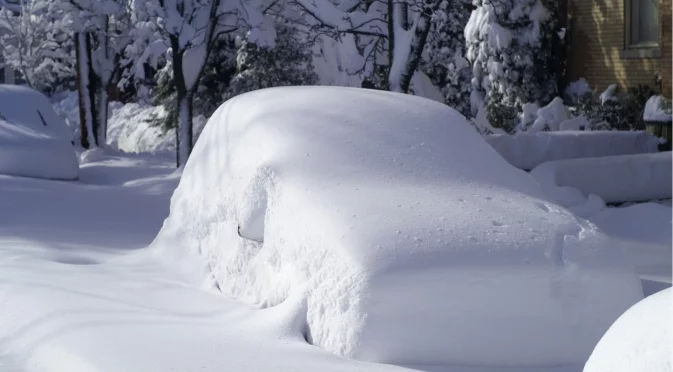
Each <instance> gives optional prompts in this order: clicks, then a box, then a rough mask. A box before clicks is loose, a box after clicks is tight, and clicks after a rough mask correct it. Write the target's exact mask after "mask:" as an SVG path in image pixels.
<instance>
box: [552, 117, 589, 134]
mask: <svg viewBox="0 0 673 372" xmlns="http://www.w3.org/2000/svg"><path fill="white" fill-rule="evenodd" d="M590 127H591V124H590V123H589V120H587V118H586V116H584V115H580V116H576V117H574V118H571V119H568V120H564V121H562V122H561V123H560V124H559V130H562V131H580V130H585V129H589V128H590Z"/></svg>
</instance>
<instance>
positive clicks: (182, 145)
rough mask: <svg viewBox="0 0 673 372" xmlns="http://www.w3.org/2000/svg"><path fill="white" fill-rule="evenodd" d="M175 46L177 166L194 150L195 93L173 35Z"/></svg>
mask: <svg viewBox="0 0 673 372" xmlns="http://www.w3.org/2000/svg"><path fill="white" fill-rule="evenodd" d="M170 41H171V46H173V80H174V82H175V90H176V92H177V109H178V122H177V126H176V128H175V152H176V154H175V163H176V165H177V167H178V168H179V167H181V166H184V165H185V163H187V159H188V158H189V154H190V153H191V152H192V115H193V113H192V108H193V105H192V102H193V98H194V94H193V92H192V91H191V90H188V89H187V85H186V83H185V75H184V72H183V69H182V63H183V56H184V51H180V49H179V40H178V39H177V37H171V40H170Z"/></svg>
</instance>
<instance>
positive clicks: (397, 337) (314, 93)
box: [152, 87, 642, 366]
mask: <svg viewBox="0 0 673 372" xmlns="http://www.w3.org/2000/svg"><path fill="white" fill-rule="evenodd" d="M328 103H329V104H328ZM152 249H153V251H154V252H156V253H157V254H158V255H160V256H161V257H164V258H165V259H168V260H169V261H173V263H174V264H175V265H181V267H182V269H184V270H186V271H188V270H192V269H193V268H194V267H196V268H197V271H198V275H197V278H199V280H205V285H214V284H216V285H217V287H218V288H219V289H220V290H221V291H222V292H223V293H224V294H226V295H229V296H233V297H236V298H238V299H240V300H242V301H246V302H248V303H251V304H255V305H257V306H260V307H270V306H275V305H278V304H281V303H283V302H284V301H293V302H294V301H299V302H301V303H303V304H304V305H303V306H301V307H298V309H299V310H297V311H298V314H297V319H305V323H306V324H305V327H304V328H305V337H306V339H307V340H309V341H310V342H312V343H313V344H316V345H318V346H320V347H322V348H324V349H327V350H329V351H331V352H333V353H336V354H339V355H344V356H348V357H353V358H356V359H360V360H366V361H375V362H387V363H401V364H405V365H410V364H414V363H417V364H418V363H420V364H446V365H489V366H497V365H500V366H502V365H514V366H517V365H522V366H524V365H525V366H543V365H547V366H548V365H562V364H564V363H568V364H574V363H584V361H586V358H588V356H589V354H590V352H591V350H592V349H593V347H594V345H595V344H596V342H597V341H598V340H599V339H600V337H601V335H602V334H603V333H604V332H605V330H607V328H608V327H609V325H610V324H612V322H613V321H614V320H615V319H616V318H617V317H618V316H619V315H620V314H621V313H622V312H623V311H624V310H626V309H627V308H628V307H629V306H631V305H632V304H633V303H635V302H637V301H638V300H639V299H640V298H641V297H642V291H641V288H640V282H639V281H638V279H637V277H636V276H635V273H634V270H633V267H632V265H631V264H629V263H626V260H625V259H624V256H623V254H622V252H621V251H620V250H618V249H616V248H614V247H613V246H612V244H611V242H610V241H609V240H608V239H607V238H606V237H605V236H603V235H601V234H599V233H597V230H596V227H595V226H593V225H591V224H589V223H587V222H586V221H582V220H578V219H576V218H575V217H573V216H572V215H571V214H570V213H568V212H567V211H565V210H564V209H563V208H561V207H558V206H556V205H555V204H553V203H552V202H550V201H549V200H547V199H546V196H544V194H543V192H542V191H541V190H540V189H539V187H538V186H537V185H536V183H535V182H534V180H533V179H532V178H531V177H530V176H528V175H527V174H526V173H524V172H521V171H519V170H517V169H515V168H513V167H511V166H509V165H507V163H506V162H505V161H504V160H503V159H502V158H500V157H499V156H498V155H497V154H496V153H495V151H494V150H493V149H492V148H491V147H489V146H488V145H487V144H486V143H485V142H484V140H483V139H482V138H481V137H480V136H479V135H478V134H477V133H476V132H475V131H474V129H473V127H471V126H470V124H469V123H468V122H467V121H466V119H465V118H464V117H463V116H462V115H460V114H458V113H457V112H456V111H454V110H453V109H451V108H449V107H447V106H445V105H442V104H439V103H436V102H433V101H431V100H427V99H423V98H419V97H414V96H409V95H401V94H394V93H390V92H382V91H374V90H366V89H352V88H336V87H332V88H330V87H286V88H274V89H266V90H260V91H255V92H251V93H247V94H244V95H241V96H238V97H236V98H234V99H232V100H229V101H228V102H226V103H225V104H224V105H223V106H221V107H220V108H219V109H218V110H217V111H216V113H215V114H214V115H213V116H212V117H211V119H210V120H209V122H208V125H206V128H205V130H204V132H203V135H202V136H201V139H200V140H199V141H198V142H197V143H196V146H195V148H194V151H193V153H192V155H191V157H190V159H189V161H188V162H187V165H186V166H185V169H184V172H183V176H182V178H181V180H180V184H179V186H178V188H177V189H176V191H175V193H174V194H173V197H172V199H171V210H170V215H169V217H168V218H167V219H166V221H165V222H164V225H163V227H162V229H161V231H160V233H159V234H158V236H157V238H156V239H155V241H154V243H153V244H152ZM550 335H553V336H550Z"/></svg>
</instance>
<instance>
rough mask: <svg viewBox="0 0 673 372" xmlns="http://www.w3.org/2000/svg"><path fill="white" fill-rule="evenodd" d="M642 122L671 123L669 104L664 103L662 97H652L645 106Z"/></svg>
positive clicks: (672, 118)
mask: <svg viewBox="0 0 673 372" xmlns="http://www.w3.org/2000/svg"><path fill="white" fill-rule="evenodd" d="M643 120H645V121H662V122H671V121H672V120H673V116H672V115H671V105H670V102H668V103H667V102H666V98H664V97H663V96H652V97H650V99H648V100H647V103H646V104H645V111H644V112H643Z"/></svg>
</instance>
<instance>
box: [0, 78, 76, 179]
mask: <svg viewBox="0 0 673 372" xmlns="http://www.w3.org/2000/svg"><path fill="white" fill-rule="evenodd" d="M71 140H72V134H71V132H70V130H69V129H68V127H67V125H66V124H65V122H64V121H63V119H61V118H60V117H59V116H58V115H56V113H55V112H54V110H53V109H52V108H51V105H50V103H49V100H48V99H47V97H45V96H44V95H42V94H41V93H39V92H37V91H35V90H32V89H30V88H25V87H20V86H10V85H0V174H8V175H14V176H24V177H35V178H49V179H65V180H72V179H76V178H77V177H78V174H79V165H78V162H77V155H76V154H75V150H74V148H73V145H72V143H71Z"/></svg>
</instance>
